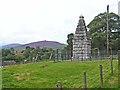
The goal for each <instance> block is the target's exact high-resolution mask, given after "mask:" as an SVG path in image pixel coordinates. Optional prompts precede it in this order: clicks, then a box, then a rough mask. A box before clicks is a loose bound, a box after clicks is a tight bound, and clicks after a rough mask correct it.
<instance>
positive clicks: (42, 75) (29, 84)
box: [2, 60, 118, 88]
mask: <svg viewBox="0 0 120 90" xmlns="http://www.w3.org/2000/svg"><path fill="white" fill-rule="evenodd" d="M100 64H101V65H102V66H103V85H104V88H117V87H118V61H117V60H114V61H113V67H114V68H113V69H114V74H113V75H111V74H110V63H109V60H103V61H100V60H98V61H73V62H69V61H64V62H56V63H54V62H37V63H29V64H22V65H11V66H6V67H3V68H2V80H3V82H2V87H3V88H56V85H57V82H58V81H61V82H62V85H63V88H83V72H86V73H87V87H88V88H99V86H100V82H99V81H100V80H99V71H100V70H99V65H100Z"/></svg>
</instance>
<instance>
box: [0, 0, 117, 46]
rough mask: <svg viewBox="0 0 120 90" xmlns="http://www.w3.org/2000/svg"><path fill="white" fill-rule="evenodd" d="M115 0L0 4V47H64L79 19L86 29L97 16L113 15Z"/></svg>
mask: <svg viewBox="0 0 120 90" xmlns="http://www.w3.org/2000/svg"><path fill="white" fill-rule="evenodd" d="M118 1H119V0H99V1H98V0H82V1H81V0H1V1H0V12H1V14H0V44H8V43H13V42H19V43H29V42H32V41H40V40H56V41H59V42H62V43H66V39H67V34H69V33H74V32H75V29H76V26H77V23H78V20H79V16H80V15H81V14H83V15H84V17H85V22H86V25H87V24H88V23H89V22H90V21H91V20H92V19H93V18H94V17H95V16H96V15H97V14H99V13H101V12H104V11H106V6H107V4H109V5H110V11H113V12H117V11H118V8H117V5H118Z"/></svg>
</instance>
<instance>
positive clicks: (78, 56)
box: [73, 16, 91, 61]
mask: <svg viewBox="0 0 120 90" xmlns="http://www.w3.org/2000/svg"><path fill="white" fill-rule="evenodd" d="M90 54H91V41H90V39H89V37H88V34H87V28H86V25H85V21H84V17H83V16H80V17H79V22H78V25H77V28H76V31H75V34H74V38H73V60H81V61H82V60H88V59H90Z"/></svg>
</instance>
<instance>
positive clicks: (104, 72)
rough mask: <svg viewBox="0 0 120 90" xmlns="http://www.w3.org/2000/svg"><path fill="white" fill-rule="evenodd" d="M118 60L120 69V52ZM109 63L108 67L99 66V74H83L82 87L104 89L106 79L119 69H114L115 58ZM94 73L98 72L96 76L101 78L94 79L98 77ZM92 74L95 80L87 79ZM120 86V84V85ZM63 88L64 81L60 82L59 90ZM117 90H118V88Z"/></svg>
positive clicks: (106, 63) (58, 84)
mask: <svg viewBox="0 0 120 90" xmlns="http://www.w3.org/2000/svg"><path fill="white" fill-rule="evenodd" d="M118 58H119V62H118V63H119V68H120V52H119V55H118ZM105 61H106V60H105ZM95 62H97V61H95ZM103 62H104V61H103ZM108 62H109V63H108ZM108 62H105V65H106V66H103V65H102V64H99V66H98V68H96V71H97V70H98V71H99V72H98V73H97V72H96V71H91V73H87V72H83V73H82V75H81V76H82V77H83V79H82V81H81V83H83V85H82V86H81V87H82V88H84V90H86V89H87V88H104V82H106V78H109V77H110V76H112V75H113V74H114V69H115V68H118V67H117V66H114V68H113V58H110V59H109V61H108ZM93 63H94V61H93ZM92 72H96V73H97V74H96V75H97V76H99V77H97V78H94V77H96V76H95V75H93V74H92ZM90 74H91V75H92V77H93V78H88V77H87V76H88V75H90ZM119 77H120V71H119ZM90 80H92V82H91V83H89V81H90ZM119 81H120V78H119ZM96 83H97V84H96ZM95 85H96V86H95ZM119 85H120V83H119ZM63 87H64V85H63V84H62V81H58V83H57V88H58V89H59V90H61V89H62V88H63ZM116 88H118V87H116Z"/></svg>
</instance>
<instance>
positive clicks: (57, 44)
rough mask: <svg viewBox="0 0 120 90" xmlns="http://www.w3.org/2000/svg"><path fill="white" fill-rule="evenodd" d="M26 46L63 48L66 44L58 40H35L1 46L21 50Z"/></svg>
mask: <svg viewBox="0 0 120 90" xmlns="http://www.w3.org/2000/svg"><path fill="white" fill-rule="evenodd" d="M26 46H30V47H34V48H35V47H40V48H43V47H51V48H53V49H56V48H59V49H61V48H64V47H65V46H66V44H63V43H60V42H57V41H46V40H44V41H37V42H31V43H28V44H8V45H5V46H2V48H11V47H12V48H15V49H16V50H23V49H25V47H26Z"/></svg>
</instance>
